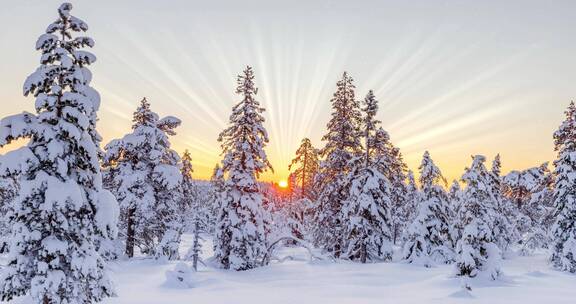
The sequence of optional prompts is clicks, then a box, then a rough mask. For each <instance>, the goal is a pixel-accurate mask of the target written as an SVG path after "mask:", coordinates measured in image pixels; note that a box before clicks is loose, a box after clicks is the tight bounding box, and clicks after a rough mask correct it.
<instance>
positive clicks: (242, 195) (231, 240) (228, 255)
mask: <svg viewBox="0 0 576 304" xmlns="http://www.w3.org/2000/svg"><path fill="white" fill-rule="evenodd" d="M257 92H258V89H257V88H255V87H254V72H253V71H252V68H251V67H249V66H248V67H246V69H245V70H244V72H243V73H242V75H239V76H238V87H237V88H236V93H237V94H239V95H240V96H241V98H242V100H241V101H240V102H239V103H238V104H236V105H235V106H234V107H233V108H232V114H231V115H230V119H229V121H230V125H229V127H227V128H226V129H225V130H224V131H222V133H220V136H219V137H218V141H219V142H220V143H221V144H222V150H223V154H224V159H223V160H222V171H223V173H225V174H227V176H228V179H227V180H226V182H225V185H224V193H223V200H222V204H221V206H220V212H219V215H218V219H217V223H216V236H215V240H214V241H215V245H214V246H215V258H216V261H217V262H218V263H219V264H220V265H221V266H222V267H223V268H225V269H234V270H248V269H252V268H255V267H258V266H260V265H261V259H262V257H263V255H264V254H265V253H266V252H265V251H266V235H265V227H264V226H265V223H264V221H265V217H266V216H265V215H264V213H265V210H264V208H263V204H264V199H265V198H264V196H263V195H262V193H261V190H260V187H259V185H258V182H257V180H256V179H257V178H258V176H259V175H260V174H261V173H263V172H264V171H266V170H267V169H268V168H270V169H272V166H271V165H270V163H269V162H268V159H267V157H266V153H265V152H264V146H265V145H266V143H267V142H268V134H267V132H266V129H264V126H263V123H264V117H263V116H262V112H264V108H262V107H261V106H260V103H259V102H258V101H257V100H256V94H257Z"/></svg>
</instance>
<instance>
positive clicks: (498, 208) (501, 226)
mask: <svg viewBox="0 0 576 304" xmlns="http://www.w3.org/2000/svg"><path fill="white" fill-rule="evenodd" d="M501 166H502V165H501V161H500V154H496V157H494V160H493V161H492V169H491V171H490V185H491V191H492V197H493V201H494V203H495V204H494V205H493V206H492V208H493V209H494V212H492V215H493V216H494V218H493V220H492V222H493V223H494V227H493V228H492V230H493V233H494V237H495V241H496V245H498V248H500V251H501V252H502V253H505V252H506V251H508V248H509V247H510V245H512V244H513V243H514V242H516V241H517V240H519V239H520V234H519V233H518V230H517V229H516V226H515V224H514V223H515V217H516V213H517V211H516V210H515V208H514V206H513V205H512V202H511V201H509V200H508V199H507V198H506V197H505V196H504V194H503V187H502V177H501V176H500V172H501Z"/></svg>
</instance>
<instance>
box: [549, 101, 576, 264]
mask: <svg viewBox="0 0 576 304" xmlns="http://www.w3.org/2000/svg"><path fill="white" fill-rule="evenodd" d="M565 114H566V118H565V119H564V121H563V122H562V124H561V125H560V127H559V128H558V130H557V131H556V132H555V133H554V145H555V149H556V151H558V157H557V158H556V160H555V161H554V165H555V167H556V169H555V170H554V174H555V175H556V182H555V184H554V205H555V206H556V222H555V224H554V227H553V228H552V237H553V239H554V244H553V246H552V254H551V256H550V261H551V262H552V265H553V266H554V268H556V269H559V270H562V271H568V272H571V273H575V272H576V225H575V223H576V106H575V105H574V102H570V105H569V106H568V109H567V110H566V112H565Z"/></svg>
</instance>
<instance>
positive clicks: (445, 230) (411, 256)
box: [403, 151, 454, 267]
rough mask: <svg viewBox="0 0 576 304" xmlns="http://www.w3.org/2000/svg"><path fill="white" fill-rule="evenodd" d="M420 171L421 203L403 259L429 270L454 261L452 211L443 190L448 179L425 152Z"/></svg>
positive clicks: (410, 230) (411, 227)
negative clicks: (435, 265) (437, 264)
mask: <svg viewBox="0 0 576 304" xmlns="http://www.w3.org/2000/svg"><path fill="white" fill-rule="evenodd" d="M419 170H420V186H421V188H422V195H421V198H420V199H421V201H420V203H419V209H418V215H417V216H416V219H415V220H414V221H413V222H412V224H411V225H410V228H409V237H408V240H407V242H406V243H405V244H404V252H403V256H404V259H405V260H406V261H407V262H409V263H416V264H420V265H423V266H426V267H430V266H432V265H433V264H434V263H435V262H438V263H448V262H450V261H452V259H453V256H454V253H453V248H452V246H453V241H452V235H453V233H452V231H451V223H450V218H451V217H452V212H451V210H450V206H449V203H448V195H447V194H446V191H444V188H443V187H445V186H446V180H445V179H444V177H443V176H442V173H441V172H440V169H439V168H438V167H437V166H436V165H435V164H434V162H433V161H432V158H430V154H429V153H428V151H426V152H424V156H423V157H422V162H421V164H420V167H419Z"/></svg>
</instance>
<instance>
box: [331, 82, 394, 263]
mask: <svg viewBox="0 0 576 304" xmlns="http://www.w3.org/2000/svg"><path fill="white" fill-rule="evenodd" d="M364 105H365V107H364V108H363V109H362V110H363V112H364V117H363V124H362V127H363V128H364V132H363V133H364V138H365V142H366V145H365V153H364V155H363V156H358V157H357V159H356V161H355V166H354V169H353V171H352V172H351V174H350V175H349V182H348V183H349V185H348V186H347V187H348V188H349V189H350V194H349V197H348V198H347V199H346V200H345V201H344V203H343V207H342V211H343V212H342V215H343V220H344V222H345V223H346V227H345V234H344V235H345V236H346V243H347V246H346V250H345V251H344V256H345V257H346V258H348V259H351V260H358V261H360V262H362V263H366V262H368V261H376V260H391V259H392V229H391V222H392V219H391V214H390V209H391V207H392V202H391V199H390V188H391V184H390V182H389V180H388V179H387V178H386V177H385V176H384V174H382V172H380V171H379V170H378V169H379V168H380V166H379V162H380V161H382V159H381V158H379V156H380V155H379V154H377V153H374V151H375V150H376V149H375V148H376V147H378V146H380V145H381V144H382V143H381V142H378V140H379V139H380V138H379V137H376V128H377V126H378V124H379V123H380V122H379V121H378V120H376V119H375V116H376V113H377V110H378V102H377V100H376V98H375V96H374V94H373V93H372V91H370V92H369V93H368V95H367V96H366V99H365V100H364Z"/></svg>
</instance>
